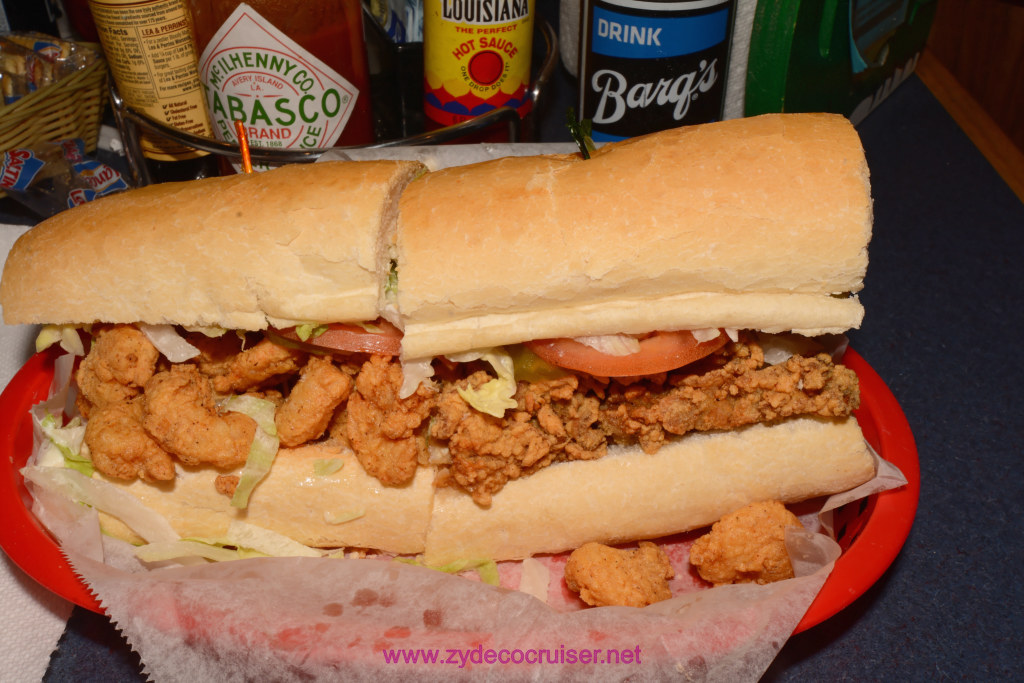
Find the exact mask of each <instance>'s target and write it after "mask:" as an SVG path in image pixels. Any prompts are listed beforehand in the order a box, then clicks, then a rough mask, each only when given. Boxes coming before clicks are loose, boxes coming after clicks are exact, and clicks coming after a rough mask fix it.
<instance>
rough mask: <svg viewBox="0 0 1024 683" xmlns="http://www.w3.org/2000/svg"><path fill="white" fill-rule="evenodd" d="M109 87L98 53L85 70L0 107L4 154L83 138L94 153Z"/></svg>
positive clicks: (0, 131)
mask: <svg viewBox="0 0 1024 683" xmlns="http://www.w3.org/2000/svg"><path fill="white" fill-rule="evenodd" d="M106 86H107V63H106V61H105V60H104V59H103V58H102V56H99V52H98V51H97V59H96V60H95V61H94V62H93V63H92V64H90V65H89V66H87V67H85V68H84V69H80V70H78V71H76V72H74V73H73V74H71V75H70V76H66V77H64V78H62V79H61V80H59V81H57V82H56V83H53V84H51V85H48V86H46V87H45V88H40V89H39V90H36V91H35V92H33V93H29V94H28V95H25V96H24V97H22V98H21V99H19V100H18V101H17V102H15V103H13V104H9V105H7V106H5V107H3V108H0V152H3V151H6V150H9V149H14V148H16V147H30V146H32V145H34V144H36V143H39V142H49V141H53V140H62V139H65V138H82V140H84V141H85V148H86V151H88V152H92V151H93V150H95V149H96V144H97V143H98V142H99V136H100V123H101V120H102V118H103V107H104V105H105V104H106V102H107V87H106ZM0 196H2V195H0Z"/></svg>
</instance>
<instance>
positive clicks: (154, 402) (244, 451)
mask: <svg viewBox="0 0 1024 683" xmlns="http://www.w3.org/2000/svg"><path fill="white" fill-rule="evenodd" d="M142 424H143V427H145V429H146V431H147V432H148V433H149V435H150V436H152V437H153V438H154V439H155V440H156V441H157V443H159V444H160V446H161V447H163V449H164V450H166V451H168V452H170V453H172V454H174V455H175V456H177V457H178V459H179V460H181V461H182V462H183V463H185V464H186V465H199V464H201V463H207V464H210V465H213V466H214V467H218V468H232V467H238V466H240V465H242V464H243V463H245V460H246V458H247V456H248V454H249V445H250V444H251V443H252V439H253V436H254V435H255V433H256V422H255V421H253V419H252V418H250V417H248V416H247V415H243V414H241V413H232V412H227V413H221V412H220V411H219V410H218V409H217V406H216V404H215V403H214V398H213V389H212V388H211V386H210V380H209V379H207V378H206V377H204V376H203V375H202V374H201V373H200V372H199V370H198V369H196V367H195V366H193V365H176V366H174V367H172V368H171V369H170V370H168V371H165V372H158V373H157V374H155V375H153V377H152V378H150V380H149V381H148V382H146V388H145V409H144V411H143V419H142Z"/></svg>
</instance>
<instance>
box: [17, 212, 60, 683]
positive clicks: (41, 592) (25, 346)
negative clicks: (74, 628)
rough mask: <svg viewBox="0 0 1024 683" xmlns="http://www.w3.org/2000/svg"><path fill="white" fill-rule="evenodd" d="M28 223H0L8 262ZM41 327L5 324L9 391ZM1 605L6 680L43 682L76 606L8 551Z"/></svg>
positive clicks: (30, 351)
mask: <svg viewBox="0 0 1024 683" xmlns="http://www.w3.org/2000/svg"><path fill="white" fill-rule="evenodd" d="M27 229H28V228H27V226H24V225H5V224H2V223H0V254H2V256H3V259H2V260H4V261H6V259H7V252H9V251H10V250H11V246H12V245H13V244H14V241H15V240H16V239H17V238H18V237H19V236H20V235H21V234H22V233H23V232H25V230H27ZM35 334H36V328H35V327H34V326H31V325H0V385H2V386H4V387H6V386H7V383H8V382H10V381H11V378H12V377H14V374H15V373H16V372H17V371H18V370H19V369H20V368H21V366H22V365H23V364H24V363H25V361H26V360H28V358H29V356H30V355H31V354H32V347H33V341H34V339H35ZM0 556H2V558H3V560H2V567H0V604H2V605H3V610H4V614H5V615H6V617H5V618H4V619H3V620H0V621H2V623H0V680H4V681H38V680H41V679H42V677H43V674H44V673H46V667H47V666H48V665H49V663H50V654H51V653H52V652H53V650H54V648H55V647H56V646H57V641H58V639H60V636H61V634H62V633H63V632H64V627H65V625H66V623H67V620H68V617H69V616H70V615H71V609H72V605H71V603H70V602H68V601H67V600H64V599H63V598H60V597H58V596H56V595H54V594H53V593H50V592H49V591H48V590H46V589H45V588H43V587H42V586H40V585H39V584H37V583H36V582H35V581H34V580H33V579H32V578H30V577H29V576H27V575H26V574H25V573H24V572H23V571H21V569H19V568H18V567H17V566H16V565H15V564H14V563H13V562H11V561H10V559H8V557H7V556H6V555H4V554H2V553H0Z"/></svg>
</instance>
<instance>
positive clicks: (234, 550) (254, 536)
mask: <svg viewBox="0 0 1024 683" xmlns="http://www.w3.org/2000/svg"><path fill="white" fill-rule="evenodd" d="M135 556H136V557H138V558H139V559H141V560H144V561H146V562H162V561H165V560H176V559H180V558H185V557H202V558H205V559H207V560H213V561H215V562H227V561H231V560H243V559H246V558H249V557H322V556H323V552H321V551H319V550H316V549H315V548H310V547H309V546H306V545H303V544H301V543H299V542H298V541H295V540H293V539H291V538H289V537H288V536H285V535H283V534H279V533H277V532H276V531H271V530H270V529H264V528H262V527H258V526H255V525H253V524H247V523H246V522H240V521H237V520H236V521H233V522H231V524H230V526H228V530H227V533H226V534H225V535H224V536H223V537H222V538H182V539H179V540H174V541H164V542H159V543H149V544H146V545H143V546H139V547H138V548H136V549H135Z"/></svg>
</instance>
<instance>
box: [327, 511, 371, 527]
mask: <svg viewBox="0 0 1024 683" xmlns="http://www.w3.org/2000/svg"><path fill="white" fill-rule="evenodd" d="M365 514H366V510H345V511H342V512H331V511H330V510H324V522H325V523H327V524H345V523H346V522H351V521H354V520H357V519H359V518H360V517H362V516H363V515H365Z"/></svg>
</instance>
